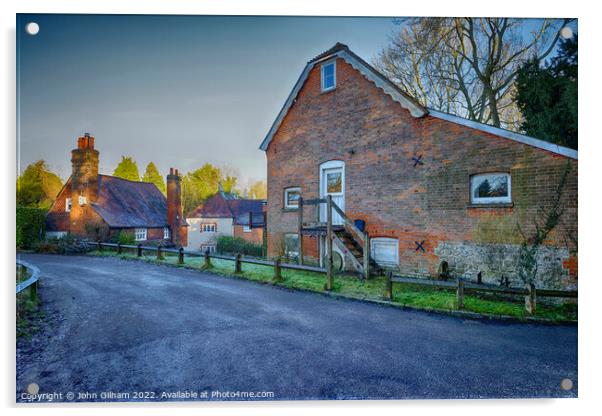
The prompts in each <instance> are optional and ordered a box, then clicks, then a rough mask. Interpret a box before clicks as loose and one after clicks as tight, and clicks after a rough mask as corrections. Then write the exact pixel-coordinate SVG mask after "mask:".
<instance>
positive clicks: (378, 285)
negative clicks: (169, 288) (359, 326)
mask: <svg viewBox="0 0 602 416" xmlns="http://www.w3.org/2000/svg"><path fill="white" fill-rule="evenodd" d="M89 255H92V256H111V257H115V256H117V257H120V258H122V259H125V260H142V261H146V262H150V263H155V264H169V265H172V266H177V267H186V268H191V269H198V270H205V268H204V259H203V258H200V257H187V258H186V259H185V264H184V265H179V264H178V257H177V255H169V254H167V255H166V256H165V259H164V260H161V261H159V260H157V259H156V256H155V255H154V254H153V255H148V253H147V255H145V256H143V257H140V258H139V257H137V256H136V254H134V253H122V254H119V255H118V254H117V253H115V252H113V251H106V250H104V251H101V252H98V251H92V252H90V253H89ZM206 271H208V272H211V273H214V274H218V275H223V276H230V277H237V278H242V279H247V280H253V281H257V282H262V283H272V279H273V275H274V272H273V268H272V267H271V266H261V265H255V264H247V263H243V264H242V273H240V274H234V262H233V261H230V260H220V259H211V267H210V268H209V269H207V270H206ZM282 278H283V281H282V282H281V283H279V285H280V286H284V287H288V288H291V289H301V290H309V291H314V292H324V284H325V282H326V279H325V276H324V275H323V274H321V273H314V272H304V271H298V270H285V269H283V270H282ZM385 287H386V279H385V278H384V277H377V278H373V279H370V280H367V281H365V280H359V279H357V278H355V277H354V276H347V275H336V276H335V279H334V287H333V290H332V292H333V293H335V294H339V295H343V296H347V297H352V298H359V299H365V300H375V301H382V300H383V295H384V293H385ZM455 301H456V294H455V290H453V289H441V288H432V287H429V286H422V285H416V284H405V283H396V284H394V285H393V303H394V304H397V305H399V306H404V307H411V308H417V309H425V310H429V311H435V312H437V311H440V312H448V311H452V310H454V309H455ZM464 310H465V311H469V312H476V313H479V314H485V315H496V316H510V317H513V318H517V319H519V320H526V319H527V318H528V317H535V318H541V319H546V320H551V321H558V322H561V321H574V320H576V319H577V304H571V303H567V304H563V305H545V304H542V303H540V304H538V308H537V312H536V313H535V314H534V315H529V314H527V312H526V311H525V306H524V299H523V298H522V297H520V296H518V297H517V296H514V297H512V296H504V297H501V296H499V295H490V294H477V293H471V292H468V293H465V295H464Z"/></svg>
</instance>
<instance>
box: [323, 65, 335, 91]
mask: <svg viewBox="0 0 602 416" xmlns="http://www.w3.org/2000/svg"><path fill="white" fill-rule="evenodd" d="M336 72H337V70H336V61H330V62H326V63H323V64H322V91H330V90H333V89H334V88H335V87H336V84H337V76H336Z"/></svg>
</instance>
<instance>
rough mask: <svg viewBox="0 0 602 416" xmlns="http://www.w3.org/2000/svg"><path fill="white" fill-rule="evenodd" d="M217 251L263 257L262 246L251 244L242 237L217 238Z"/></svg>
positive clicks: (223, 236)
mask: <svg viewBox="0 0 602 416" xmlns="http://www.w3.org/2000/svg"><path fill="white" fill-rule="evenodd" d="M217 251H218V252H219V253H230V254H236V253H240V254H242V255H245V256H253V257H261V255H262V248H261V245H260V244H254V243H251V242H249V241H247V240H245V239H243V238H240V237H229V236H225V235H222V236H219V237H218V238H217Z"/></svg>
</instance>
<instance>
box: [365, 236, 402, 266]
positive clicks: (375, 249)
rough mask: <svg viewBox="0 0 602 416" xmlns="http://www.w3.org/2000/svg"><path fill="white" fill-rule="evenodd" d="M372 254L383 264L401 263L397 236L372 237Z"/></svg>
mask: <svg viewBox="0 0 602 416" xmlns="http://www.w3.org/2000/svg"><path fill="white" fill-rule="evenodd" d="M370 255H371V256H372V258H373V259H374V261H376V262H377V263H378V264H381V265H383V266H397V265H399V242H398V241H397V239H395V238H383V237H379V238H371V239H370Z"/></svg>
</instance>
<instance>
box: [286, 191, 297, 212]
mask: <svg viewBox="0 0 602 416" xmlns="http://www.w3.org/2000/svg"><path fill="white" fill-rule="evenodd" d="M300 197H301V188H286V189H285V190H284V208H288V209H297V208H299V198H300Z"/></svg>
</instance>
